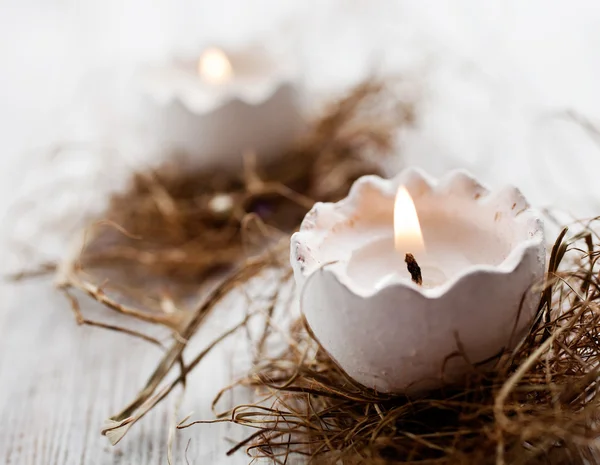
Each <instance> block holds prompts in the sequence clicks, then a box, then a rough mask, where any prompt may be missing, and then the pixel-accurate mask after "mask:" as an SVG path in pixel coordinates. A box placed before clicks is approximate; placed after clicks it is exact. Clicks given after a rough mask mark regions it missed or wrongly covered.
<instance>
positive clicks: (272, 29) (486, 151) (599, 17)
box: [0, 0, 600, 237]
mask: <svg viewBox="0 0 600 465" xmlns="http://www.w3.org/2000/svg"><path fill="white" fill-rule="evenodd" d="M1 5H2V14H1V15H0V22H1V26H2V27H0V57H1V63H2V73H1V76H0V83H1V85H0V102H1V105H0V128H1V130H0V134H2V144H3V147H2V155H1V157H0V160H1V161H0V163H1V165H0V176H1V179H0V186H2V189H3V192H4V193H5V194H4V195H3V196H2V200H1V202H0V203H1V204H2V211H3V212H4V213H6V212H7V211H8V207H9V205H10V204H11V202H12V201H13V200H15V198H16V197H18V196H19V195H20V196H27V198H28V199H29V200H31V195H32V192H33V197H34V198H35V197H36V196H43V197H44V199H43V202H42V201H41V198H40V205H38V206H37V208H35V206H34V205H29V207H30V208H35V211H36V212H35V214H34V213H33V210H32V212H31V214H28V218H29V217H33V218H34V219H38V220H39V219H40V218H41V216H40V215H43V214H50V215H51V216H52V215H54V214H55V213H56V210H52V208H54V209H58V210H60V211H63V210H64V211H68V208H77V209H78V210H81V209H92V210H93V209H94V208H98V209H99V208H101V202H102V199H103V198H105V195H104V194H105V190H104V189H114V188H116V187H117V186H119V185H120V184H122V183H123V182H124V180H125V179H126V176H127V173H128V172H129V171H131V169H132V167H133V168H136V167H140V166H142V165H143V164H144V163H152V162H155V161H156V160H150V158H151V156H150V153H151V152H153V150H152V147H150V146H149V144H150V143H149V141H148V140H147V137H145V135H144V134H143V131H141V130H140V127H139V125H140V123H139V121H140V108H139V105H138V103H139V88H137V89H136V84H135V83H134V80H133V79H132V77H133V76H134V73H135V71H136V69H138V68H139V66H140V65H142V64H145V63H161V62H165V61H167V60H169V59H171V58H173V57H176V56H194V55H195V54H196V55H197V54H198V53H199V51H200V50H202V49H203V48H204V47H206V46H209V45H213V44H218V45H220V46H224V47H230V48H236V47H238V48H239V47H243V46H246V45H248V44H251V43H257V44H260V45H261V46H264V47H267V48H269V49H273V50H276V51H277V53H280V54H282V55H283V56H286V57H287V58H288V59H289V60H290V62H291V63H292V64H293V65H294V66H295V67H296V69H297V74H296V79H297V82H299V83H300V85H301V86H302V87H301V88H302V92H303V95H302V98H303V101H304V103H305V104H306V105H307V107H308V108H309V110H310V108H312V107H311V106H310V105H313V104H314V105H318V103H319V102H321V101H323V100H325V99H327V98H330V97H332V96H337V95H339V94H340V93H341V92H343V91H344V90H345V89H347V88H348V87H349V86H352V85H353V84H356V83H357V82H359V81H361V80H362V79H364V78H365V77H366V76H368V75H370V74H373V73H375V72H376V73H379V74H381V75H388V74H392V73H394V74H398V75H401V76H403V77H404V78H405V79H407V80H408V81H410V82H411V83H413V84H414V85H415V86H414V88H415V92H418V93H419V98H418V99H417V101H418V107H417V124H416V127H415V128H414V130H412V131H410V133H409V134H406V135H405V137H404V140H403V149H402V150H403V155H404V157H405V160H406V162H407V163H408V164H416V165H420V166H422V167H424V168H426V169H427V170H429V171H431V172H433V174H440V173H442V172H444V171H446V170H448V169H450V168H453V167H464V168H467V169H469V170H471V171H473V172H474V173H475V174H476V175H477V176H479V177H481V178H482V179H483V180H484V181H486V182H488V183H489V184H492V185H499V184H502V183H505V182H511V183H515V184H516V185H518V186H520V187H521V188H522V190H524V191H525V193H526V194H527V195H528V196H529V197H530V199H531V200H532V202H533V203H535V204H536V205H538V206H546V205H556V206H560V207H563V208H566V209H569V210H570V211H573V212H574V213H575V214H581V215H587V214H591V213H594V209H596V208H597V206H598V205H597V203H598V202H597V200H596V199H600V197H599V196H600V186H599V185H598V182H597V181H596V173H597V172H598V171H597V170H598V168H600V152H599V149H598V146H597V143H598V135H597V134H594V133H593V131H592V129H591V128H589V127H588V128H587V129H586V127H585V126H583V125H582V124H580V123H581V121H580V122H579V123H578V122H576V121H575V120H574V118H573V115H575V116H576V118H577V119H579V120H585V122H588V123H591V124H593V123H594V121H598V120H600V88H599V86H598V82H600V56H599V55H598V51H597V50H598V46H599V45H600V28H598V24H600V7H599V6H598V5H597V3H596V2H593V1H584V0H576V1H572V2H569V3H568V4H565V3H564V2H560V1H551V2H548V1H542V0H540V1H536V0H531V1H528V2H519V1H516V0H514V1H513V0H507V1H504V2H501V3H498V2H491V1H490V2H487V1H477V0H455V1H453V2H443V3H440V2H434V1H431V2H429V1H422V2H409V1H393V2H390V1H380V0H351V1H347V0H345V1H341V0H318V1H317V0H314V1H311V0H307V1H302V2H295V1H291V2H279V1H269V0H256V1H252V2H249V1H243V0H225V1H219V2H214V1H207V0H199V1H198V0H197V1H181V0H169V1H166V0H165V1H160V0H159V1H154V2H145V1H137V0H127V1H121V0H114V1H113V0H106V1H102V2H94V1H89V0H88V1H69V0H22V1H11V0H3V1H2V3H1ZM125 167H127V168H125ZM61 176H64V177H65V179H64V181H65V182H57V181H61V180H62V178H61ZM67 179H68V182H67ZM92 180H93V182H92ZM50 185H52V189H53V190H52V191H49V190H47V189H49V188H50ZM67 186H68V188H67ZM44 189H46V190H44ZM65 189H66V190H65ZM42 192H45V193H44V194H43V193H42ZM50 192H52V195H50ZM75 192H76V193H77V195H76V196H75V195H74V193H75ZM34 203H35V202H34ZM42 205H43V208H40V207H42ZM19 208H20V207H19ZM21 212H22V213H23V210H22V209H21ZM11 215H12V214H11ZM32 221H33V220H32ZM7 222H8V223H10V222H11V220H10V218H9V219H8V220H5V221H4V228H3V229H6V226H7ZM19 227H20V228H24V229H23V230H19V231H16V232H17V233H18V235H20V237H23V234H28V233H33V232H34V230H33V226H32V225H29V226H24V225H19Z"/></svg>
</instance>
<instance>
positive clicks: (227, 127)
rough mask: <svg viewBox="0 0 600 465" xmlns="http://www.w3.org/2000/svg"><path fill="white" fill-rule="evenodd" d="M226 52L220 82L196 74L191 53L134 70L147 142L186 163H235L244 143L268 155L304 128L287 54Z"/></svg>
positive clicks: (275, 153) (251, 50)
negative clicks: (228, 66)
mask: <svg viewBox="0 0 600 465" xmlns="http://www.w3.org/2000/svg"><path fill="white" fill-rule="evenodd" d="M227 55H228V57H229V59H230V60H231V63H232V66H233V76H232V78H231V79H230V80H229V81H227V82H224V83H223V84H221V85H214V84H206V83H204V82H202V80H201V79H200V78H199V77H198V76H197V75H196V60H191V61H190V62H183V63H182V62H178V63H169V64H165V65H164V66H155V67H146V68H144V69H142V70H141V71H140V73H139V82H140V86H141V87H142V89H143V91H144V97H145V98H144V99H142V102H141V104H142V106H143V108H141V109H140V114H142V115H144V117H143V119H142V121H141V127H142V128H143V130H144V132H145V134H146V135H147V136H148V137H149V138H150V139H151V140H152V141H153V145H155V146H159V147H161V149H163V150H165V151H169V152H174V153H177V154H178V155H179V156H180V161H181V162H182V163H186V164H188V165H190V167H192V168H201V167H206V166H221V167H233V168H235V167H240V166H241V165H242V153H243V152H245V151H248V150H251V151H253V152H255V153H256V154H257V155H258V156H259V157H260V159H261V160H262V161H264V160H268V159H272V158H273V157H276V156H279V155H280V154H281V151H282V150H286V149H288V148H289V147H290V145H291V144H292V143H293V141H294V140H295V138H296V137H298V135H299V134H302V132H303V131H304V129H305V121H304V117H303V114H302V108H301V107H300V104H299V100H298V97H299V86H298V84H297V72H296V69H295V67H294V64H293V63H292V62H291V60H285V59H282V58H281V57H271V56H269V55H268V54H267V53H266V52H265V51H264V50H262V49H257V48H255V47H250V48H247V49H242V50H237V51H235V50H228V51H227ZM276 58H277V59H276Z"/></svg>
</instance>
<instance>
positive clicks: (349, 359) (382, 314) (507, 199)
mask: <svg viewBox="0 0 600 465" xmlns="http://www.w3.org/2000/svg"><path fill="white" fill-rule="evenodd" d="M407 254H410V255H411V256H413V257H414V259H415V260H416V262H417V263H418V265H419V267H420V271H421V276H422V282H420V283H416V282H415V280H414V276H413V275H412V273H410V272H409V270H408V267H407V263H406V256H407ZM291 263H292V267H293V269H294V276H295V280H296V283H297V287H298V294H299V297H300V305H301V310H302V312H303V314H304V316H305V318H306V321H307V323H308V325H309V326H310V328H311V330H312V332H313V333H314V335H315V337H316V338H317V339H318V340H319V342H320V343H321V344H322V346H323V347H324V349H325V350H327V351H328V353H329V354H330V355H331V357H332V358H333V359H334V360H336V362H337V363H338V364H339V365H340V367H341V368H342V369H344V370H345V371H346V372H347V373H348V375H350V376H351V377H353V378H354V379H355V380H357V381H358V382H360V383H361V384H363V385H364V386H367V387H370V388H373V389H376V390H379V391H384V392H405V393H413V392H418V391H421V390H426V389H432V388H437V387H440V386H441V385H443V384H444V383H446V382H454V381H457V380H459V379H460V377H461V375H462V374H464V372H465V371H466V370H469V369H471V367H470V366H469V364H468V363H467V362H466V360H465V356H466V358H468V360H470V362H472V363H478V362H482V361H484V360H488V359H489V358H491V357H493V356H495V355H497V354H498V353H499V352H500V351H501V350H502V349H503V348H505V347H508V346H509V345H510V344H514V343H516V342H517V341H518V339H519V337H520V336H521V335H522V333H523V331H524V330H525V329H526V328H527V326H528V325H529V324H530V321H531V318H532V315H533V314H534V313H535V309H536V306H537V303H538V301H539V291H538V290H537V289H536V286H535V284H536V283H538V282H539V281H540V280H541V279H542V277H543V275H544V269H545V243H544V234H543V225H542V222H541V220H540V219H539V216H538V215H537V214H536V213H535V211H533V210H532V209H531V208H530V207H529V205H528V204H527V201H526V200H525V198H524V197H523V196H522V195H521V193H520V192H519V190H518V189H516V188H514V187H507V188H505V189H501V190H499V191H497V192H490V191H488V190H487V189H486V188H485V187H483V186H482V185H481V184H479V183H478V182H477V181H476V180H475V179H474V178H473V177H472V176H470V175H469V174H467V173H465V172H463V171H456V172H452V173H450V174H448V175H447V176H445V177H444V178H442V179H441V180H439V181H438V180H436V179H433V178H431V177H429V176H428V175H426V174H425V173H423V172H422V171H419V170H415V169H409V170H405V171H404V172H402V173H400V174H399V175H398V176H397V177H396V178H394V179H391V180H384V179H381V178H379V177H376V176H366V177H363V178H361V179H359V180H358V181H356V183H355V184H354V186H353V187H352V189H351V191H350V193H349V195H348V197H347V198H345V199H343V200H342V201H340V202H338V203H336V204H330V203H318V204H316V205H315V206H314V208H313V209H312V210H311V211H310V212H309V213H308V214H307V215H306V217H305V219H304V221H303V223H302V226H301V228H300V231H299V232H298V233H296V234H294V235H293V236H292V243H291ZM459 347H461V348H462V350H464V352H463V354H464V356H460V355H458V354H459V352H460V350H459Z"/></svg>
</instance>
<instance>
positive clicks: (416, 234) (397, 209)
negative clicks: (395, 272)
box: [394, 186, 425, 258]
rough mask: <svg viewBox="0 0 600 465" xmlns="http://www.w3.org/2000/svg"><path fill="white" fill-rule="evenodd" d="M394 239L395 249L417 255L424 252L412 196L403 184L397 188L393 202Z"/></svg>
mask: <svg viewBox="0 0 600 465" xmlns="http://www.w3.org/2000/svg"><path fill="white" fill-rule="evenodd" d="M394 240H395V245H396V250H397V251H398V252H401V253H403V254H405V253H412V254H414V255H416V256H417V258H418V256H419V255H420V254H421V253H423V252H425V244H424V243H423V234H422V233H421V225H420V224H419V217H418V215H417V210H416V208H415V204H414V202H413V200H412V197H411V196H410V194H409V193H408V191H407V190H406V188H405V187H404V186H400V187H399V188H398V193H397V194H396V202H395V204H394Z"/></svg>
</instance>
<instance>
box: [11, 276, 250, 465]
mask: <svg viewBox="0 0 600 465" xmlns="http://www.w3.org/2000/svg"><path fill="white" fill-rule="evenodd" d="M0 292H1V293H0V295H2V301H3V305H2V307H3V308H2V311H1V313H0V419H1V422H0V463H5V464H7V465H8V464H11V465H12V464H14V465H71V464H73V465H82V464H86V465H87V464H91V465H108V464H115V465H116V464H158V463H160V464H162V463H167V436H168V431H169V426H170V424H171V421H172V418H173V406H174V401H175V398H176V396H177V395H178V394H176V395H174V396H171V398H169V399H167V401H166V402H165V403H164V404H163V405H159V406H158V408H157V409H156V410H155V411H153V412H151V413H150V414H149V415H147V416H146V417H145V418H144V419H143V420H142V421H140V423H139V424H136V425H135V426H134V427H133V428H132V429H131V430H130V432H129V434H128V435H127V436H126V437H125V438H124V439H123V441H122V442H121V443H119V444H118V445H117V446H115V447H112V446H110V444H109V442H108V440H107V439H106V438H105V437H103V436H101V435H100V428H101V426H102V424H103V422H104V420H105V419H106V418H108V417H109V415H111V414H113V413H115V412H117V411H118V410H119V409H120V408H122V407H123V406H124V405H125V404H126V403H128V402H129V401H130V400H131V399H132V397H133V396H134V394H135V393H136V391H137V390H138V389H139V388H140V387H141V386H142V385H143V383H144V382H145V380H146V377H147V376H148V375H149V374H150V372H151V370H152V368H153V366H154V365H153V364H154V363H155V361H156V359H157V357H158V355H159V349H157V348H156V347H154V346H152V345H150V344H147V343H145V342H144V341H140V340H135V339H133V338H130V337H127V336H124V335H121V334H117V333H112V332H108V331H103V330H101V329H96V328H89V327H78V326H77V325H76V324H75V321H74V319H73V317H72V314H71V313H70V310H69V308H68V306H67V305H66V301H65V300H64V298H63V296H61V295H60V294H58V293H57V292H56V291H55V290H54V289H53V288H52V283H51V282H50V281H49V280H46V279H40V280H35V281H30V282H26V283H23V284H16V285H9V284H2V285H1V287H0ZM84 310H85V311H86V312H88V314H89V315H90V316H93V317H100V316H101V315H103V314H104V313H101V312H100V311H99V310H98V308H91V307H90V305H89V304H88V305H84ZM227 320H229V321H227V322H219V321H217V322H215V323H214V324H212V327H211V326H210V325H209V327H207V328H206V334H205V335H204V337H203V336H202V335H200V336H201V337H200V338H199V339H200V341H199V342H198V344H200V345H201V343H202V341H203V340H207V339H208V338H207V337H206V336H207V335H209V334H210V333H215V331H216V329H217V327H218V328H224V327H228V326H227V325H226V323H227V324H229V323H230V322H231V321H232V320H231V315H228V318H227ZM215 325H216V326H215ZM154 331H155V333H156V330H154ZM155 335H156V334H155ZM158 335H159V336H160V334H158ZM236 344H238V345H239V341H237V342H233V343H232V344H230V345H229V346H224V347H223V348H221V349H220V350H217V351H215V352H214V353H213V354H211V355H210V356H209V357H208V358H207V360H206V361H205V363H203V364H202V365H201V366H200V367H199V368H198V370H197V371H196V372H195V373H193V375H192V377H191V378H190V383H189V386H188V389H187V392H186V395H185V401H184V403H183V406H182V408H181V410H180V416H179V419H181V417H183V416H185V415H187V414H188V413H189V412H190V411H194V412H195V414H194V418H212V414H211V412H210V401H211V400H212V398H213V396H214V394H215V393H216V391H217V390H218V389H219V388H220V387H222V386H224V385H225V384H226V383H227V382H228V381H229V380H230V376H231V375H232V373H231V366H230V365H231V364H230V363H228V362H227V360H228V359H229V360H230V357H231V356H232V350H235V345H236ZM244 434H246V433H245V432H243V431H239V430H236V429H234V428H232V427H231V426H230V425H225V424H215V425H203V426H200V427H198V428H190V429H188V430H184V431H179V432H178V433H177V434H176V441H175V443H174V448H173V451H174V463H177V464H185V463H186V460H185V457H184V451H185V448H186V445H187V443H188V440H189V441H190V444H189V449H188V452H187V458H188V460H189V463H190V464H243V463H248V462H249V458H248V457H247V456H246V455H245V454H244V452H241V453H238V454H236V455H235V456H233V457H226V456H225V451H226V450H227V449H228V448H229V447H230V443H229V442H228V441H227V437H236V438H240V437H243V435H244Z"/></svg>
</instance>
